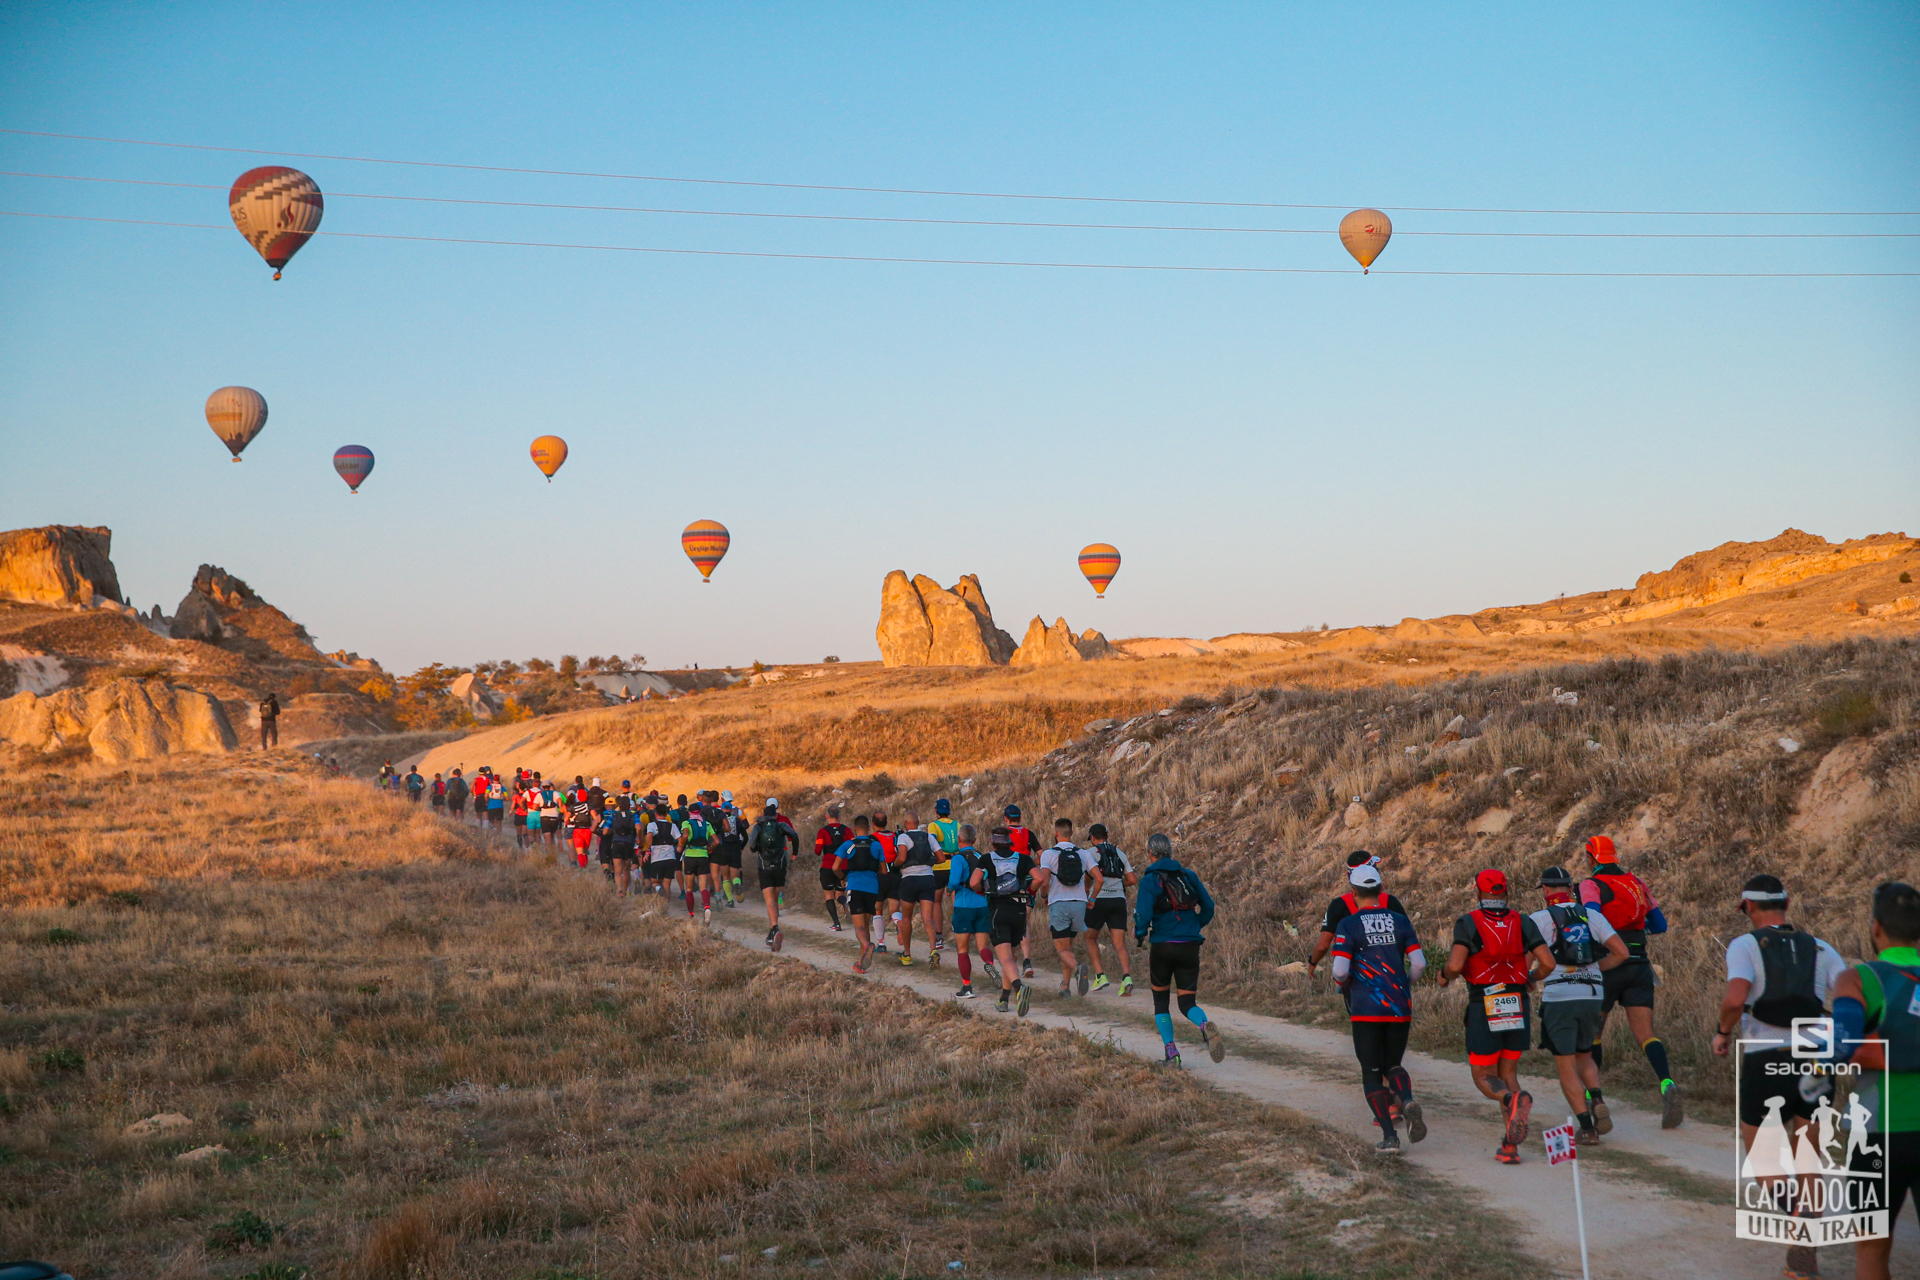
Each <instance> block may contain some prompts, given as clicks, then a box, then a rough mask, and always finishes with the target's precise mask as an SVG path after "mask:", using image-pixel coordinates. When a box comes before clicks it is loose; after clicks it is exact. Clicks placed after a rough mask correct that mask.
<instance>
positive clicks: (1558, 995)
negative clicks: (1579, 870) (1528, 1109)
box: [1531, 867, 1627, 1146]
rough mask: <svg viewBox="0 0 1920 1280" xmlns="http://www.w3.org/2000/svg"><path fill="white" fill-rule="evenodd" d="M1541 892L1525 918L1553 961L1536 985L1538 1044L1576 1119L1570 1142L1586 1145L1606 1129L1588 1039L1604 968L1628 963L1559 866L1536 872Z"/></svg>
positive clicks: (1614, 936)
mask: <svg viewBox="0 0 1920 1280" xmlns="http://www.w3.org/2000/svg"><path fill="white" fill-rule="evenodd" d="M1540 892H1541V893H1542V894H1544V895H1545V896H1546V900H1547V905H1546V908H1545V909H1544V910H1540V911H1536V912H1534V913H1533V915H1532V917H1531V919H1532V920H1533V927H1534V928H1536V929H1538V930H1539V931H1540V937H1541V939H1542V940H1543V941H1545V942H1546V944H1547V950H1548V951H1549V952H1550V953H1551V954H1552V956H1553V959H1554V963H1555V966H1556V967H1555V968H1554V971H1553V972H1552V973H1551V974H1549V975H1548V976H1547V978H1546V980H1545V981H1544V982H1543V983H1542V984H1541V988H1540V1047H1541V1048H1542V1049H1545V1050H1546V1051H1547V1052H1548V1053H1550V1054H1552V1055H1553V1065H1554V1069H1555V1070H1556V1071H1558V1072H1559V1073H1560V1092H1561V1093H1562V1094H1564V1095H1566V1099H1567V1106H1568V1107H1569V1108H1571V1109H1572V1111H1573V1116H1574V1119H1576V1120H1578V1121H1579V1123H1580V1127H1579V1130H1578V1132H1577V1133H1576V1134H1575V1135H1574V1141H1575V1142H1578V1143H1580V1144H1581V1145H1583V1146H1585V1145H1588V1144H1591V1143H1594V1142H1598V1141H1599V1140H1600V1135H1601V1134H1603V1133H1611V1132H1612V1131H1613V1120H1612V1118H1611V1117H1609V1116H1608V1114H1607V1103H1606V1100H1605V1099H1604V1098H1602V1097H1601V1096H1600V1068H1599V1066H1598V1065H1597V1064H1596V1063H1595V1062H1594V1060H1593V1045H1594V1041H1595V1040H1597V1039H1598V1038H1599V1036H1600V1001H1601V996H1602V993H1603V992H1604V990H1605V988H1606V977H1605V974H1607V973H1609V972H1611V971H1612V970H1614V969H1617V968H1619V967H1620V966H1621V965H1623V964H1625V963H1627V943H1626V940H1625V939H1624V938H1622V937H1621V936H1620V935H1619V934H1618V933H1615V932H1614V929H1613V926H1612V925H1611V924H1609V923H1607V917H1606V916H1605V915H1604V914H1603V913H1602V912H1600V911H1598V910H1595V909H1594V908H1591V907H1587V906H1584V905H1582V904H1581V903H1579V902H1576V901H1574V897H1573V877H1572V876H1570V875H1568V874H1567V871H1566V868H1564V867H1548V868H1547V869H1546V870H1545V871H1542V872H1541V873H1540Z"/></svg>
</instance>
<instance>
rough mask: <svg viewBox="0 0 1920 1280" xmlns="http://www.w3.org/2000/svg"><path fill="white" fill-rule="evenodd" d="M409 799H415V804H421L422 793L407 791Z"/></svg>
mask: <svg viewBox="0 0 1920 1280" xmlns="http://www.w3.org/2000/svg"><path fill="white" fill-rule="evenodd" d="M407 799H409V800H411V801H413V802H414V803H415V804H419V803H420V793H419V792H418V791H409V792H407Z"/></svg>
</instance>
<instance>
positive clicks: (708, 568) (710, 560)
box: [680, 520, 733, 582]
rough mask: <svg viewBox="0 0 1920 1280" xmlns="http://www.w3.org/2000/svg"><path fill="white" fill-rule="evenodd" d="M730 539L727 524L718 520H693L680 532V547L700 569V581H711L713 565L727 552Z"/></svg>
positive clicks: (695, 566) (694, 565)
mask: <svg viewBox="0 0 1920 1280" xmlns="http://www.w3.org/2000/svg"><path fill="white" fill-rule="evenodd" d="M732 541H733V538H732V536H731V535H729V534H728V533H727V526H725V525H723V524H721V523H720V522H719V521H718V520H695V521H694V522H693V523H692V524H690V525H688V526H687V527H686V528H685V529H683V530H682V531H681V533H680V549H681V550H682V551H684V552H686V553H687V559H689V560H691V561H693V567H694V568H696V569H698V570H699V571H700V581H702V582H712V581H713V569H714V566H715V565H717V564H719V563H720V560H721V558H722V557H724V556H725V555H726V554H727V546H728V544H729V543H731V542H732Z"/></svg>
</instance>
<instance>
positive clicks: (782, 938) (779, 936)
mask: <svg viewBox="0 0 1920 1280" xmlns="http://www.w3.org/2000/svg"><path fill="white" fill-rule="evenodd" d="M786 940H787V935H786V934H784V933H782V932H780V931H779V930H778V929H775V930H774V931H773V949H774V951H775V952H776V953H778V952H779V950H780V947H781V945H782V944H783V943H785V942H786Z"/></svg>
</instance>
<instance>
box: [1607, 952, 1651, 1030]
mask: <svg viewBox="0 0 1920 1280" xmlns="http://www.w3.org/2000/svg"><path fill="white" fill-rule="evenodd" d="M1600 980H1601V982H1602V983H1604V984H1605V991H1606V994H1605V996H1603V997H1602V999H1601V1002H1600V1016H1601V1017H1603V1018H1604V1017H1606V1016H1607V1015H1608V1014H1609V1013H1612V1012H1613V1006H1615V1005H1616V1004H1617V1005H1620V1006H1621V1007H1623V1008H1627V1009H1651V1008H1653V966H1652V965H1651V964H1648V963H1646V962H1644V961H1629V962H1628V963H1626V964H1623V965H1621V966H1619V967H1618V968H1615V969H1609V970H1607V971H1606V972H1605V973H1603V974H1601V975H1600Z"/></svg>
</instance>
